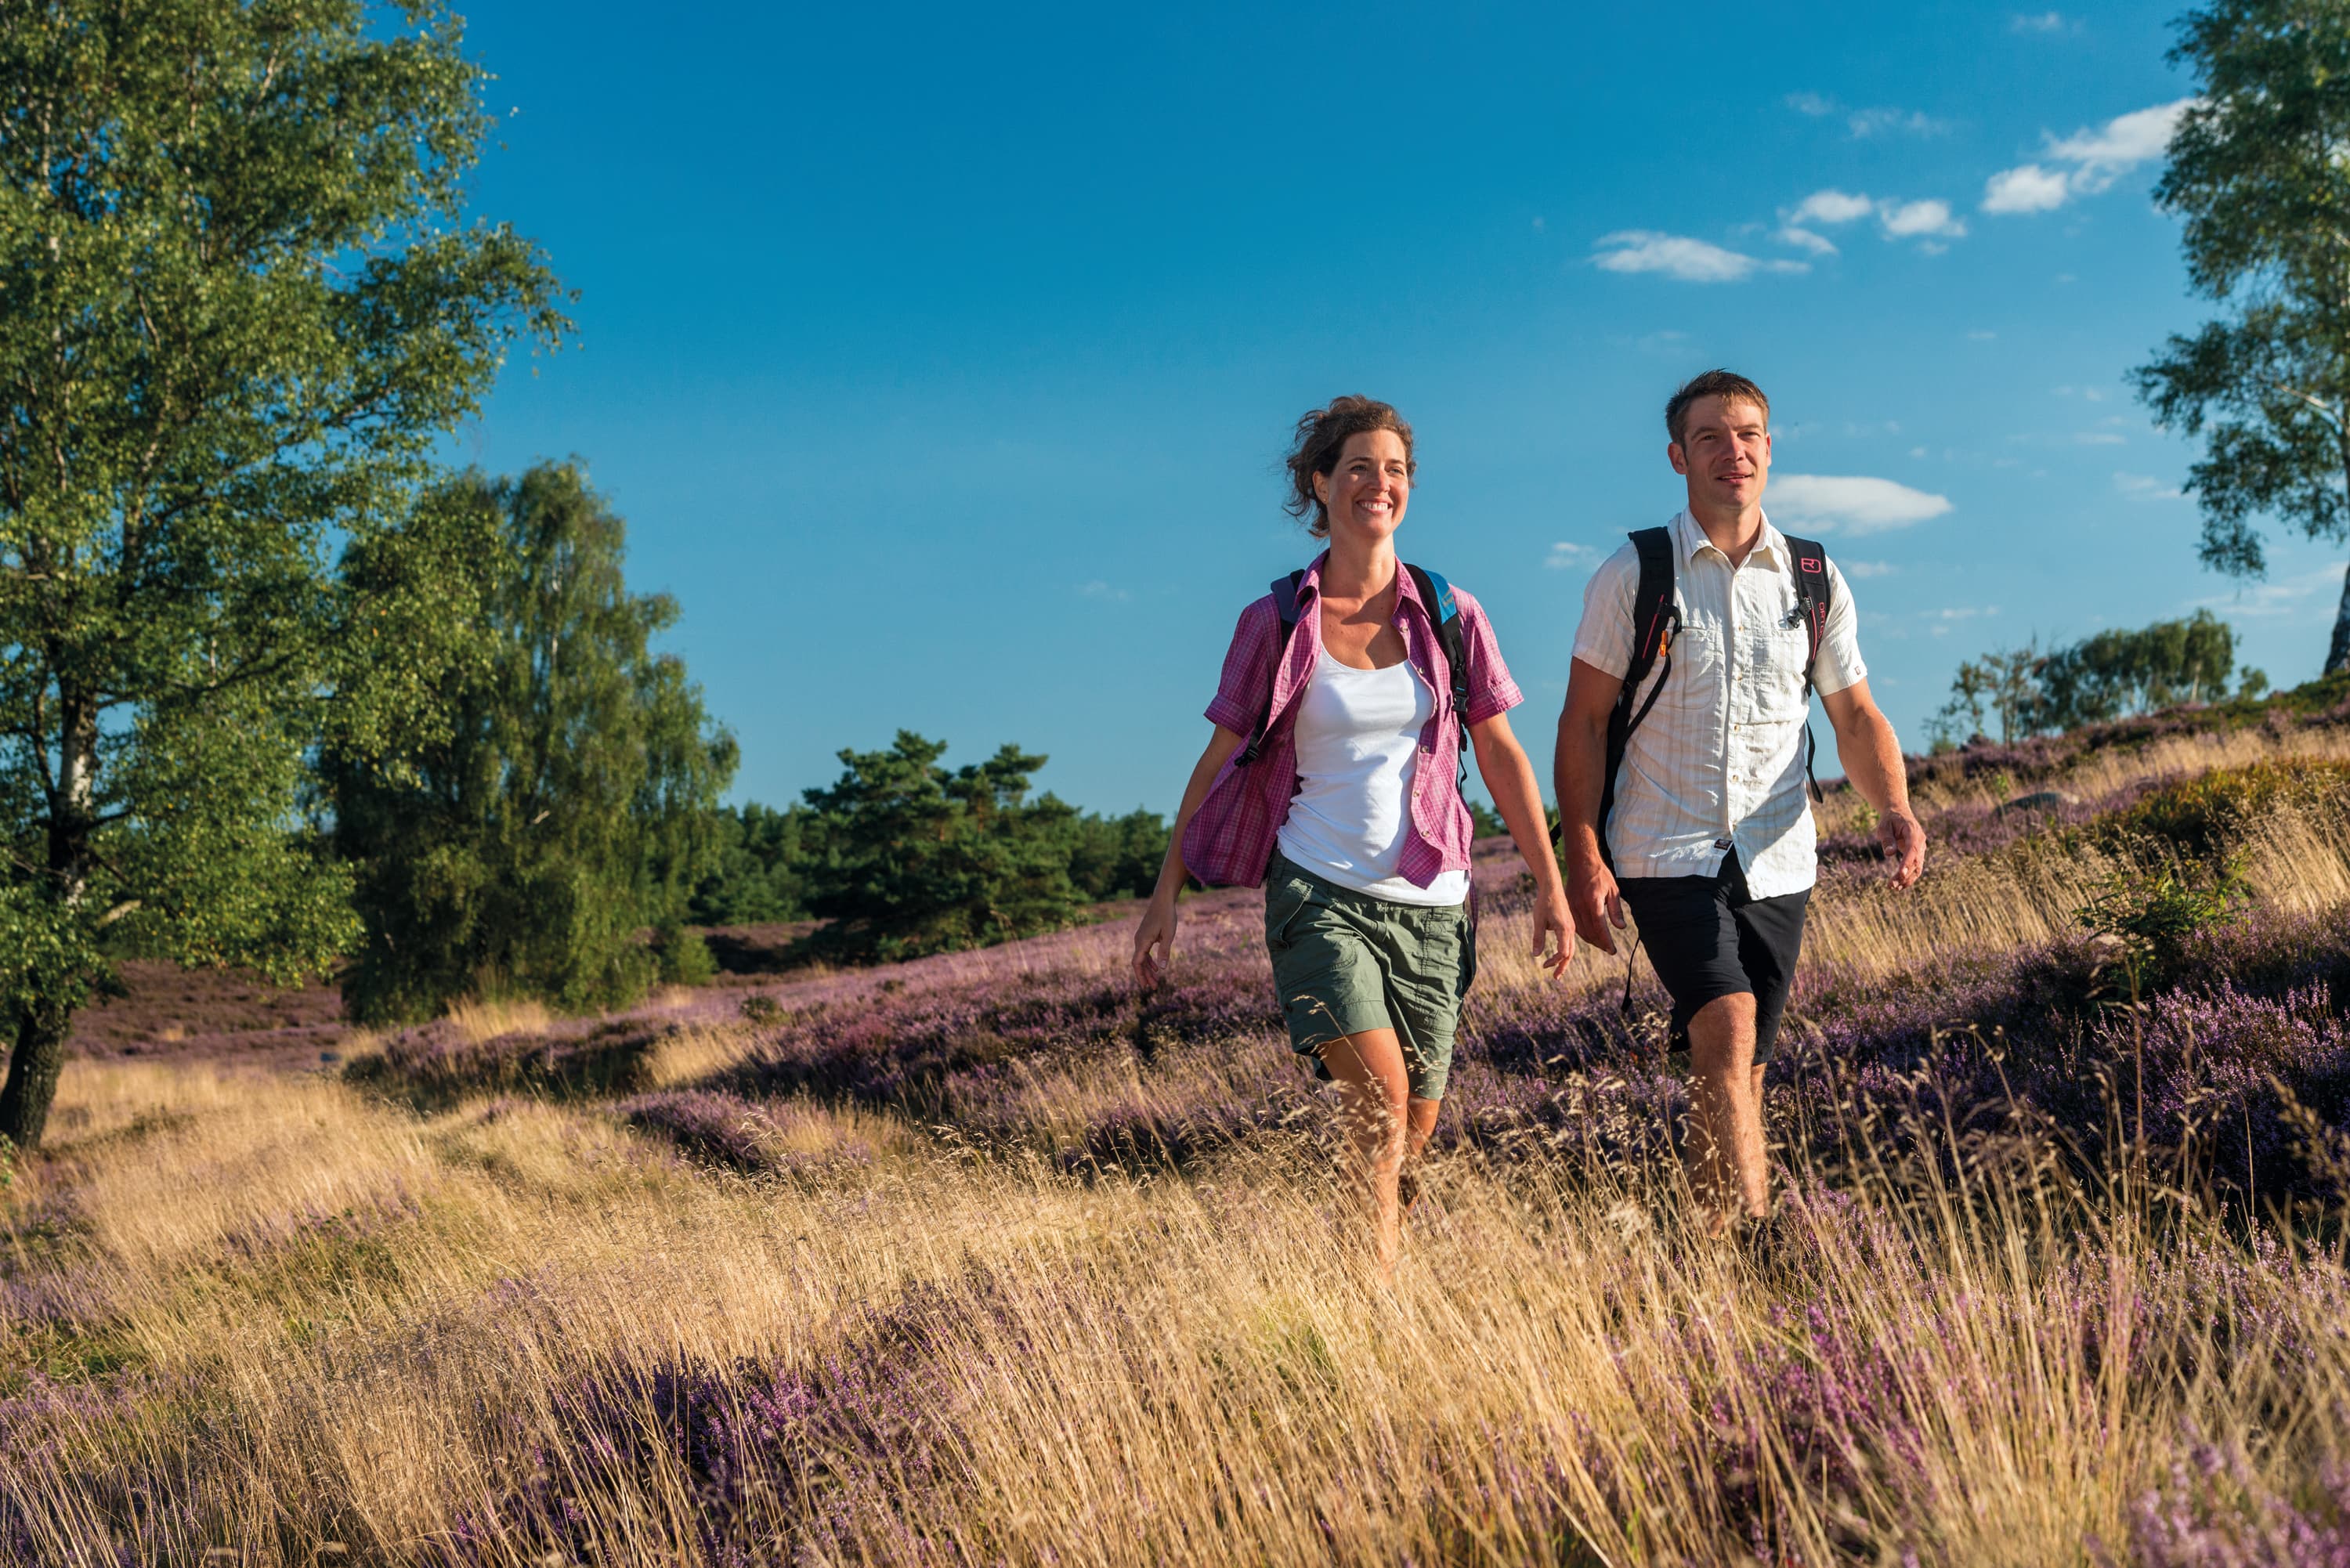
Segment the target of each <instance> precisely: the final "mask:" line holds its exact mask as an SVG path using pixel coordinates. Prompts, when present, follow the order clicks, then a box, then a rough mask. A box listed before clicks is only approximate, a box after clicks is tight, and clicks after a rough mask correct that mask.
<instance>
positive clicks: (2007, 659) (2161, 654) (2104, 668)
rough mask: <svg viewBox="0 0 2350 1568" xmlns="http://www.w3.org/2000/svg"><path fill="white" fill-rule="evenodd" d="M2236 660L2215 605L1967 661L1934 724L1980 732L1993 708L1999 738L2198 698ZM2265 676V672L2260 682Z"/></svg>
mask: <svg viewBox="0 0 2350 1568" xmlns="http://www.w3.org/2000/svg"><path fill="white" fill-rule="evenodd" d="M2235 660H2236V634H2235V631H2234V628H2231V627H2230V626H2229V625H2228V623H2227V622H2225V621H2223V620H2220V618H2217V617H2216V616H2214V615H2212V613H2211V612H2210V610H2197V611H2196V612H2195V613H2194V615H2192V616H2190V617H2189V618H2185V619H2183V620H2160V621H2157V622H2155V623H2154V624H2153V625H2152V626H2149V627H2146V628H2142V629H2140V630H2137V631H2118V630H2116V631H2101V632H2099V633H2097V634H2096V635H2095V637H2090V638H2085V639H2082V640H2081V641H2079V642H2076V643H2074V644H2072V645H2071V646H2069V647H2065V648H2060V649H2055V650H2054V651H2052V652H2049V653H2042V652H2041V651H2040V650H2039V649H2037V648H2036V647H2034V646H2033V645H2031V644H2026V645H2025V646H2024V647H2022V648H2021V649H2013V650H2012V651H2008V652H2002V653H1988V654H1985V655H1984V656H1983V657H1982V658H1981V659H1970V660H1968V661H1966V662H1964V663H1961V664H1960V666H1959V670H1958V674H1957V675H1955V676H1954V677H1952V679H1951V680H1950V701H1948V702H1946V703H1944V704H1943V706H1942V710H1941V711H1940V712H1939V713H1938V714H1936V715H1935V718H1934V726H1935V731H1936V734H1937V737H1938V738H1939V739H1940V740H1944V741H1955V740H1963V739H1966V738H1968V737H1970V736H1973V735H1980V734H1981V733H1982V732H1983V721H1984V718H1985V710H1986V709H1988V710H1989V711H1991V713H1995V714H1996V715H1997V716H1998V719H1999V730H2000V736H1999V738H2000V741H2001V743H2002V744H2006V743H2009V742H2013V741H2016V740H2018V739H2021V738H2022V737H2023V736H2025V735H2033V734H2039V733H2042V732H2047V731H2052V730H2070V729H2074V728H2077V727H2078V726H2080V725H2083V724H2098V723H2106V722H2111V721H2113V720H2115V719H2118V718H2121V717H2123V716H2124V715H2125V714H2130V713H2144V712H2150V711H2153V710H2155V709H2158V708H2168V707H2173V706H2176V705H2177V704H2178V703H2181V702H2200V701H2205V700H2206V699H2210V698H2218V697H2223V696H2225V695H2226V693H2227V683H2228V675H2229V672H2230V670H2232V669H2233V668H2234V667H2235ZM2257 673H2258V672H2257V671H2250V672H2248V678H2249V676H2250V675H2252V674H2257ZM2267 684H2268V678H2267V677H2266V676H2264V675H2263V676H2261V677H2260V686H2261V689H2262V690H2265V689H2266V687H2267Z"/></svg>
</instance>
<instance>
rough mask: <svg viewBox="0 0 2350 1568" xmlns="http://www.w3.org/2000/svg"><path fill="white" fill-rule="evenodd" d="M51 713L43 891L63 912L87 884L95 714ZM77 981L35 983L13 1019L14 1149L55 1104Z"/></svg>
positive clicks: (0, 1095)
mask: <svg viewBox="0 0 2350 1568" xmlns="http://www.w3.org/2000/svg"><path fill="white" fill-rule="evenodd" d="M57 711H58V715H59V723H58V738H59V742H60V743H59V745H58V748H57V750H58V757H57V783H56V784H55V785H54V786H53V787H52V788H51V790H50V791H49V801H48V806H49V814H48V815H49V846H48V848H49V863H48V867H47V871H48V878H49V882H48V887H47V888H46V889H45V890H44V891H45V897H47V898H51V899H54V900H56V902H57V904H58V905H59V906H61V907H63V909H66V910H68V911H71V910H72V909H74V908H75V907H76V906H77V905H78V904H79V903H80V902H81V901H82V897H83V894H84V893H85V892H86V891H87V890H88V884H89V865H90V837H91V834H92V832H93V831H94V829H93V826H92V823H91V820H90V817H91V802H92V801H93V799H94V798H95V796H96V781H97V776H98V708H97V705H96V704H95V703H93V702H90V701H85V700H83V698H82V697H81V696H80V694H79V693H77V692H71V691H61V692H60V693H59V698H58V702H57ZM79 978H80V977H76V976H71V975H68V974H62V973H56V972H51V973H48V974H47V975H46V976H36V980H35V985H34V988H35V991H36V1000H35V1001H34V1002H32V1003H31V1004H30V1005H28V1006H26V1008H25V1009H24V1010H23V1012H21V1013H20V1014H19V1015H18V1017H17V1020H16V1049H15V1050H14V1051H13V1052H11V1053H10V1054H9V1057H8V1080H7V1082H6V1084H5V1085H0V1137H6V1138H7V1139H9V1140H10V1141H11V1142H13V1143H15V1144H16V1147H19V1148H34V1147H38V1146H39V1144H40V1141H41V1131H42V1129H43V1128H44V1127H47V1125H48V1120H49V1102H50V1101H51V1100H53V1099H55V1098H56V1097H57V1075H59V1074H60V1073H61V1072H63V1071H64V1070H65V1064H66V1036H67V1034H68V1031H69V1029H70V1026H71V1024H72V1023H73V1014H74V1010H73V1006H72V1004H71V1003H69V1002H63V1001H62V1000H61V999H62V996H63V995H64V994H66V993H68V992H70V993H71V994H74V995H77V996H78V995H79V994H80V993H79V991H78V987H77V986H76V984H75V982H76V981H77V980H78V979H79ZM39 992H47V995H38V994H37V993H39Z"/></svg>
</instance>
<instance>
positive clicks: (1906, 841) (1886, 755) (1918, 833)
mask: <svg viewBox="0 0 2350 1568" xmlns="http://www.w3.org/2000/svg"><path fill="white" fill-rule="evenodd" d="M1820 702H1821V704H1822V705H1823V706H1825V708H1826V709H1827V711H1828V722H1829V723H1831V724H1834V725H1835V737H1836V760H1837V761H1839V762H1841V763H1843V764H1844V776H1845V777H1846V779H1848V780H1850V781H1851V783H1852V787H1853V788H1854V789H1856V790H1858V791H1859V792H1860V798H1861V799H1863V800H1865V801H1866V802H1867V803H1868V804H1869V805H1872V806H1874V807H1876V808H1877V837H1878V839H1879V840H1881V841H1882V842H1883V843H1884V845H1885V853H1886V857H1887V859H1889V860H1890V861H1891V862H1892V863H1893V872H1892V876H1893V886H1894V887H1895V888H1897V889H1898V888H1907V887H1908V886H1909V885H1910V884H1911V883H1913V882H1915V881H1917V880H1918V874H1919V873H1920V872H1922V871H1923V870H1925V868H1926V830H1925V828H1924V827H1922V826H1919V824H1918V817H1917V814H1915V813H1914V812H1912V811H1911V810H1910V809H1909V770H1908V766H1907V765H1906V764H1905V763H1903V762H1902V760H1901V742H1899V741H1898V740H1897V739H1895V738H1894V734H1893V725H1892V723H1891V722H1889V721H1888V720H1887V718H1886V717H1885V714H1884V712H1883V711H1881V710H1879V709H1878V707H1877V702H1876V700H1875V699H1873V698H1871V697H1870V696H1869V694H1868V682H1867V681H1866V680H1856V681H1854V682H1853V683H1852V684H1851V685H1849V686H1847V687H1846V688H1845V689H1844V690H1843V691H1823V692H1821V693H1820Z"/></svg>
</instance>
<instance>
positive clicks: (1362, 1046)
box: [1322, 1029, 1436, 1277]
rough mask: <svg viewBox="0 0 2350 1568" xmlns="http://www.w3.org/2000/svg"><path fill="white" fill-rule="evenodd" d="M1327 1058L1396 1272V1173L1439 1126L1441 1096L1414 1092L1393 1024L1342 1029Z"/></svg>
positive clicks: (1379, 1233)
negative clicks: (1423, 1113) (1423, 1111)
mask: <svg viewBox="0 0 2350 1568" xmlns="http://www.w3.org/2000/svg"><path fill="white" fill-rule="evenodd" d="M1322 1063H1323V1065H1325V1066H1326V1067H1328V1068H1329V1069H1330V1075H1331V1076H1332V1077H1333V1078H1335V1079H1336V1080H1337V1081H1338V1092H1339V1096H1340V1099H1341V1103H1342V1105H1343V1106H1344V1111H1343V1115H1344V1116H1345V1117H1346V1123H1347V1137H1348V1138H1349V1140H1350V1141H1351V1142H1352V1143H1353V1144H1354V1146H1355V1158H1356V1162H1357V1168H1358V1169H1359V1170H1360V1172H1361V1174H1362V1176H1363V1179H1364V1182H1365V1186H1366V1193H1365V1196H1366V1198H1367V1203H1368V1207H1369V1210H1370V1215H1371V1228H1372V1232H1373V1235H1374V1236H1375V1238H1376V1240H1377V1244H1378V1259H1379V1272H1381V1273H1382V1274H1386V1275H1388V1276H1389V1277H1392V1276H1393V1275H1394V1273H1395V1265H1396V1256H1397V1254H1398V1252H1399V1251H1401V1248H1402V1214H1401V1209H1400V1206H1399V1204H1398V1202H1397V1200H1396V1179H1397V1178H1398V1177H1399V1176H1400V1175H1401V1174H1402V1172H1403V1161H1404V1155H1405V1152H1406V1150H1407V1149H1417V1148H1419V1147H1422V1146H1424V1145H1425V1144H1426V1143H1427V1142H1428V1135H1429V1133H1430V1132H1432V1131H1434V1130H1435V1127H1436V1102H1435V1101H1433V1100H1414V1099H1412V1098H1411V1097H1410V1096H1411V1080H1410V1075H1409V1073H1408V1072H1407V1070H1406V1068H1405V1066H1404V1059H1403V1045H1402V1043H1401V1042H1399V1040H1397V1038H1396V1033H1395V1031H1394V1030H1392V1029H1366V1030H1364V1031H1363V1032H1362V1033H1359V1034H1347V1035H1342V1036H1340V1037H1339V1038H1338V1039H1336V1040H1334V1041H1332V1042H1331V1043H1330V1044H1327V1045H1326V1046H1324V1047H1323V1048H1322ZM1420 1106H1428V1107H1429V1110H1428V1114H1427V1117H1426V1130H1421V1129H1420V1128H1419V1126H1418V1125H1417V1124H1419V1121H1420V1117H1419V1116H1418V1115H1417V1113H1418V1111H1419V1107H1420ZM1415 1132H1417V1133H1418V1135H1419V1136H1418V1137H1416V1138H1415V1137H1413V1136H1412V1135H1413V1134H1414V1133H1415Z"/></svg>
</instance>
